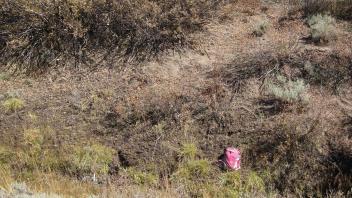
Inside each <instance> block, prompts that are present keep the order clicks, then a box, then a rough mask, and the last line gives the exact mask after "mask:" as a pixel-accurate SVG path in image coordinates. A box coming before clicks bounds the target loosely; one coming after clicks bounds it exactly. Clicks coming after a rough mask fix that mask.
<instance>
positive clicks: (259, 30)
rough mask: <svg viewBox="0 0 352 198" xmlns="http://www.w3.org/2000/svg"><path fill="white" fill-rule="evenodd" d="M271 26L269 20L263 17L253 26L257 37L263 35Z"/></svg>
mask: <svg viewBox="0 0 352 198" xmlns="http://www.w3.org/2000/svg"><path fill="white" fill-rule="evenodd" d="M268 28H269V22H268V21H267V20H266V19H262V20H260V21H258V22H256V23H255V24H254V26H253V35H255V36H257V37H261V36H263V35H264V34H265V33H266V31H267V30H268Z"/></svg>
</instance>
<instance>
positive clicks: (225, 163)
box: [219, 147, 241, 170]
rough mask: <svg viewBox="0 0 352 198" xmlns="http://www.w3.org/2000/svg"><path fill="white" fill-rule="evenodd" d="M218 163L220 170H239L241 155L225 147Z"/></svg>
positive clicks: (234, 149)
mask: <svg viewBox="0 0 352 198" xmlns="http://www.w3.org/2000/svg"><path fill="white" fill-rule="evenodd" d="M219 162H220V166H221V168H222V169H225V170H239V169H240V168H241V153H240V151H239V150H238V149H236V148H233V147H227V148H226V149H225V150H224V154H223V155H222V156H221V157H220V159H219Z"/></svg>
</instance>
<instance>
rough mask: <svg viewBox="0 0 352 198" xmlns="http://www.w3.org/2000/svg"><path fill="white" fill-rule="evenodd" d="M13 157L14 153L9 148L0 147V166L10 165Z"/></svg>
mask: <svg viewBox="0 0 352 198" xmlns="http://www.w3.org/2000/svg"><path fill="white" fill-rule="evenodd" d="M14 156H15V153H14V152H13V151H12V150H11V149H10V148H8V147H6V146H1V145H0V165H1V164H8V163H10V162H11V161H12V160H14Z"/></svg>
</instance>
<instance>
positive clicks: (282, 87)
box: [267, 75, 308, 103]
mask: <svg viewBox="0 0 352 198" xmlns="http://www.w3.org/2000/svg"><path fill="white" fill-rule="evenodd" d="M307 88H308V86H307V85H306V84H305V83H304V81H303V80H302V79H297V80H288V79H287V78H286V77H284V76H281V75H278V76H276V79H275V80H271V81H269V82H268V83H267V92H268V94H269V95H271V96H274V97H275V98H277V99H280V100H283V101H285V102H289V103H292V102H303V103H306V102H308V96H307V95H306V92H307Z"/></svg>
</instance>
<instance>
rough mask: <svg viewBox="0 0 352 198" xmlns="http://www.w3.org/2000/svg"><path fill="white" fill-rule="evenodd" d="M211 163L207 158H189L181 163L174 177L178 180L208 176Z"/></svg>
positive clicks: (199, 178)
mask: <svg viewBox="0 0 352 198" xmlns="http://www.w3.org/2000/svg"><path fill="white" fill-rule="evenodd" d="M210 170H211V165H210V163H209V162H208V161H207V160H189V161H187V162H185V163H184V164H182V165H181V166H180V167H179V169H178V170H177V172H176V173H175V175H174V176H175V177H176V178H177V179H180V180H192V181H196V180H202V179H204V178H206V177H207V176H209V174H210Z"/></svg>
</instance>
